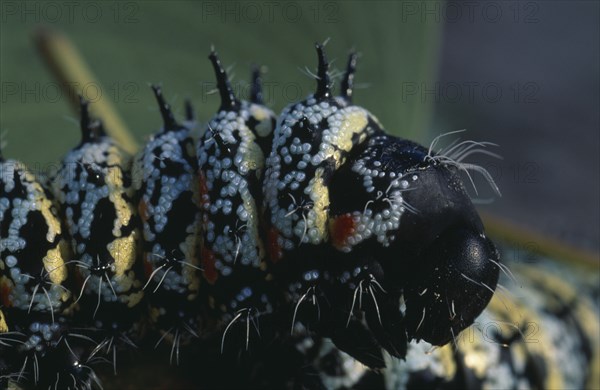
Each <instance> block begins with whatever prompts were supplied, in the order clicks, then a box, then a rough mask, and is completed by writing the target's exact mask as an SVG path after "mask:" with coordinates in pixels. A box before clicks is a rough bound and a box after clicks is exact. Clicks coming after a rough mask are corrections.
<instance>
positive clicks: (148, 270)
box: [143, 253, 154, 279]
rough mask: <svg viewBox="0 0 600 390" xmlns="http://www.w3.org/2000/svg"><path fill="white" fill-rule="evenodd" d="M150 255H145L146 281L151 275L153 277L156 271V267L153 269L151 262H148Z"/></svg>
mask: <svg viewBox="0 0 600 390" xmlns="http://www.w3.org/2000/svg"><path fill="white" fill-rule="evenodd" d="M148 255H149V253H144V261H143V263H144V275H146V279H148V278H150V275H152V272H153V271H154V267H152V264H151V263H150V261H148Z"/></svg>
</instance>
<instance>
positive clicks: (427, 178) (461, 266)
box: [385, 140, 499, 345]
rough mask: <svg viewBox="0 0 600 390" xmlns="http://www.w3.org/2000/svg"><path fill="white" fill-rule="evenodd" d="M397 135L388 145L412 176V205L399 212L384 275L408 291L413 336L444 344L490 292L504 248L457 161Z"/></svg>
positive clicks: (471, 318) (407, 195)
mask: <svg viewBox="0 0 600 390" xmlns="http://www.w3.org/2000/svg"><path fill="white" fill-rule="evenodd" d="M394 143H395V144H396V145H395V146H393V147H392V146H390V147H388V148H387V149H386V150H385V152H386V153H387V154H389V156H388V157H389V158H390V160H391V161H394V164H396V165H398V166H397V167H396V168H397V169H398V171H399V172H404V175H405V177H406V178H407V179H408V180H409V181H410V182H411V186H410V190H408V191H405V192H403V193H402V198H403V202H405V203H406V204H407V206H409V207H410V210H411V212H405V213H404V214H403V215H402V219H401V223H400V228H399V230H398V231H397V233H396V237H395V241H394V243H393V245H392V246H391V247H390V249H389V250H387V251H386V253H387V256H386V257H387V258H386V261H385V266H386V277H387V280H390V279H392V280H398V281H399V282H400V283H399V285H400V286H401V288H402V290H403V291H404V299H405V301H406V313H405V319H406V328H407V333H408V336H409V337H411V338H415V339H423V340H425V341H427V342H430V343H432V344H435V345H443V344H446V343H447V342H449V341H451V340H452V338H453V337H455V336H457V335H458V333H459V332H460V331H462V330H463V329H465V328H466V327H468V326H470V325H471V324H472V323H473V321H474V320H475V318H476V317H477V316H478V315H479V314H480V313H481V312H482V311H483V309H484V308H485V307H486V306H487V304H488V302H489V301H490V299H491V298H492V295H493V294H494V290H495V288H496V284H497V282H498V276H499V267H498V262H499V254H498V251H497V250H496V248H495V246H494V244H493V243H492V242H491V241H490V240H489V239H488V238H487V237H486V236H485V232H484V228H483V224H482V222H481V219H480V218H479V215H478V214H477V211H476V210H475V207H474V206H473V204H472V203H471V200H470V198H469V196H468V194H467V192H466V190H465V187H464V185H463V181H462V178H461V176H460V168H459V167H457V166H455V165H452V164H444V163H442V162H440V161H439V160H435V159H432V158H431V157H430V154H429V153H428V151H427V150H426V149H425V148H423V147H421V146H419V145H416V144H414V143H412V142H409V141H403V140H396V141H394ZM392 275H393V276H392Z"/></svg>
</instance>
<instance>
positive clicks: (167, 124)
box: [150, 85, 181, 131]
mask: <svg viewBox="0 0 600 390" xmlns="http://www.w3.org/2000/svg"><path fill="white" fill-rule="evenodd" d="M150 87H151V88H152V91H154V96H155V97H156V101H157V102H158V107H159V108H160V114H161V116H162V118H163V122H164V131H169V130H177V129H180V128H181V125H180V124H179V123H177V121H176V120H175V116H174V115H173V111H172V110H171V106H170V105H169V104H168V103H167V102H166V101H165V97H164V96H163V93H162V88H161V87H159V86H158V85H151V86H150Z"/></svg>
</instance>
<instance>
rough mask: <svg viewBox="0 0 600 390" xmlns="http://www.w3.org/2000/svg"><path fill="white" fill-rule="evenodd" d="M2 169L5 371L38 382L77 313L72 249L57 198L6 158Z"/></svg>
mask: <svg viewBox="0 0 600 390" xmlns="http://www.w3.org/2000/svg"><path fill="white" fill-rule="evenodd" d="M0 172H1V177H0V226H2V229H1V236H0V253H1V254H2V255H1V257H0V299H1V306H2V307H3V312H2V314H1V315H0V345H1V347H0V348H1V350H2V356H3V358H2V359H0V365H1V367H0V371H2V372H3V373H2V375H3V377H5V378H13V377H15V376H16V373H26V375H27V376H30V378H31V381H32V383H37V382H38V380H39V367H40V364H43V365H45V364H44V362H45V361H47V360H48V359H51V356H52V354H53V353H55V352H56V351H57V350H58V349H59V348H61V345H60V344H61V340H62V339H63V338H64V337H66V336H67V334H68V327H67V326H66V323H67V321H68V320H69V319H70V317H71V315H72V314H73V309H74V302H73V297H72V295H71V292H70V290H69V289H68V288H67V287H70V285H69V282H70V279H69V268H68V262H69V258H70V249H69V244H68V241H67V240H66V238H65V233H64V230H63V226H62V223H61V220H60V219H59V217H58V214H57V211H56V209H55V207H54V204H53V199H52V196H51V194H50V192H49V191H47V190H46V189H45V188H43V187H42V184H41V183H40V181H39V180H37V178H36V177H35V176H34V174H33V172H31V171H29V170H28V169H27V168H26V167H25V166H24V164H22V163H20V162H18V161H15V160H3V159H2V158H1V157H0ZM5 314H6V316H5ZM2 334H4V335H2ZM40 362H42V363H40Z"/></svg>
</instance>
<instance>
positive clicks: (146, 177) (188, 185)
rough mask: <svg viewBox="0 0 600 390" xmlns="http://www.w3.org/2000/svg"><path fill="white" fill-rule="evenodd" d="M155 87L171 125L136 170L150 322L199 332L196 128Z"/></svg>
mask: <svg viewBox="0 0 600 390" xmlns="http://www.w3.org/2000/svg"><path fill="white" fill-rule="evenodd" d="M153 89H154V92H155V95H156V96H157V99H158V100H159V105H160V107H161V109H162V111H163V114H164V116H165V117H164V121H165V123H164V125H163V128H162V129H161V131H159V132H158V133H157V134H155V135H153V136H152V137H151V138H150V140H149V141H148V142H147V143H146V145H145V146H144V149H143V150H142V151H141V152H140V153H139V154H138V155H137V156H136V159H135V162H134V165H133V170H132V172H133V187H134V189H135V191H136V202H137V204H138V210H139V215H140V219H141V222H142V232H143V244H142V248H143V249H142V252H143V263H144V274H145V278H146V291H147V297H148V301H149V304H150V307H151V309H150V319H151V321H152V322H153V323H154V324H155V325H156V326H157V327H158V329H159V330H160V331H161V332H169V330H173V329H172V328H173V327H175V328H176V329H179V328H184V327H185V326H188V327H190V328H191V329H198V328H199V319H198V313H199V310H198V307H199V302H198V301H197V298H198V290H199V288H200V275H199V270H200V268H199V265H200V264H199V253H198V252H199V242H198V239H199V235H200V233H199V226H200V210H199V205H198V201H199V199H198V186H197V185H196V178H195V177H196V171H197V162H196V152H195V149H194V143H193V140H192V138H191V136H190V129H189V128H188V127H185V126H183V125H179V124H178V123H176V122H175V121H174V119H173V116H172V112H171V111H170V107H169V106H168V105H167V104H166V103H165V102H164V99H163V97H162V92H161V89H160V88H159V87H153ZM184 324H185V325H184ZM173 334H175V332H173ZM186 334H188V335H189V333H186Z"/></svg>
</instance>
